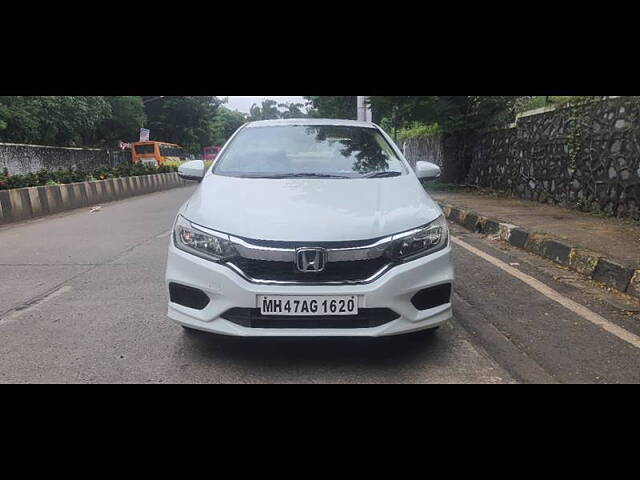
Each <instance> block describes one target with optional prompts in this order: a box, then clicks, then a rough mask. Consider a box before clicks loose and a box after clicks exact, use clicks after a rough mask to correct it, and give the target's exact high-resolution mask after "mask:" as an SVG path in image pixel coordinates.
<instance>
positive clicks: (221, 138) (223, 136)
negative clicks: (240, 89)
mask: <svg viewBox="0 0 640 480" xmlns="http://www.w3.org/2000/svg"><path fill="white" fill-rule="evenodd" d="M246 121H247V117H246V116H245V115H244V114H243V113H240V112H237V111H235V110H229V109H228V108H226V107H220V108H219V109H218V112H217V114H216V116H215V117H214V118H213V120H211V123H210V128H211V132H212V137H211V138H212V140H211V143H210V145H222V144H224V143H225V142H226V141H227V140H228V139H229V137H231V135H233V133H234V132H235V131H236V130H237V129H238V128H240V127H241V126H242V125H243V124H244V123H245V122H246Z"/></svg>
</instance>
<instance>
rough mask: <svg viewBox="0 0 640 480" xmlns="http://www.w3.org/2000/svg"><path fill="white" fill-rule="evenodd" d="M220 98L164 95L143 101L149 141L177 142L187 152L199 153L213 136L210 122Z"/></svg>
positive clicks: (218, 105)
mask: <svg viewBox="0 0 640 480" xmlns="http://www.w3.org/2000/svg"><path fill="white" fill-rule="evenodd" d="M221 104H222V100H220V99H219V98H218V97H204V96H203V97H195V96H189V97H187V96H184V97H179V96H175V97H164V98H162V99H161V100H157V101H153V102H148V103H147V104H146V114H147V119H148V121H147V128H149V129H150V130H151V139H152V140H162V141H165V142H171V143H177V144H178V145H181V146H182V147H184V149H185V150H186V151H187V152H189V153H200V152H202V147H204V146H206V145H211V144H212V143H213V142H214V140H215V138H214V136H215V133H214V131H213V129H212V126H211V122H212V120H213V119H214V118H215V116H216V113H217V111H218V108H219V107H220V105H221Z"/></svg>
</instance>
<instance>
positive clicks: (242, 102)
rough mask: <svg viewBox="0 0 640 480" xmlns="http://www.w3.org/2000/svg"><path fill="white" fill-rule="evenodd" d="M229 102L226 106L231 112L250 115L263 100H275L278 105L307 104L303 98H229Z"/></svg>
mask: <svg viewBox="0 0 640 480" xmlns="http://www.w3.org/2000/svg"><path fill="white" fill-rule="evenodd" d="M228 98H229V101H228V102H227V103H226V104H225V106H226V107H227V108H229V109H231V110H238V111H239V112H242V113H249V109H250V108H251V105H253V104H254V103H257V104H258V105H259V104H261V103H262V101H263V100H266V99H271V100H275V101H276V102H278V103H285V102H287V103H289V102H295V103H302V104H304V103H306V102H305V100H304V98H303V97H232V96H229V97H228Z"/></svg>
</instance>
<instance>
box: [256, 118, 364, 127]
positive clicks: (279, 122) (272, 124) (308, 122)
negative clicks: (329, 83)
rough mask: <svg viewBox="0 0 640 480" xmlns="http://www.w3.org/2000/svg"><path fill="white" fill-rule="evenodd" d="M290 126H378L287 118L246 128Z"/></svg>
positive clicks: (264, 121) (344, 121)
mask: <svg viewBox="0 0 640 480" xmlns="http://www.w3.org/2000/svg"><path fill="white" fill-rule="evenodd" d="M289 125H300V126H305V125H309V126H310V125H329V126H344V127H365V128H376V125H375V124H373V123H371V122H359V121H356V120H341V119H336V118H287V119H281V120H259V121H256V122H249V123H247V124H245V128H257V127H281V126H289Z"/></svg>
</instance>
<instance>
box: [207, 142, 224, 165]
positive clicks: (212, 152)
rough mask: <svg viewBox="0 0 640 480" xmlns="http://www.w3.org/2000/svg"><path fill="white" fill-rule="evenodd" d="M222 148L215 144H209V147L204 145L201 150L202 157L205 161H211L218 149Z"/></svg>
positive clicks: (216, 154)
mask: <svg viewBox="0 0 640 480" xmlns="http://www.w3.org/2000/svg"><path fill="white" fill-rule="evenodd" d="M221 149H222V147H221V146H220V145H217V146H215V147H214V146H210V147H204V151H203V154H204V155H203V158H204V161H205V162H213V161H214V160H215V159H216V157H217V156H218V153H220V150H221Z"/></svg>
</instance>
